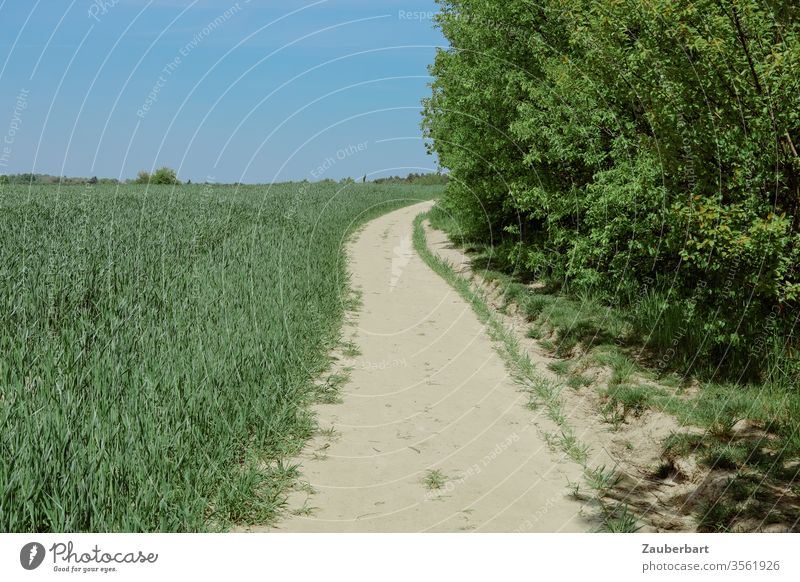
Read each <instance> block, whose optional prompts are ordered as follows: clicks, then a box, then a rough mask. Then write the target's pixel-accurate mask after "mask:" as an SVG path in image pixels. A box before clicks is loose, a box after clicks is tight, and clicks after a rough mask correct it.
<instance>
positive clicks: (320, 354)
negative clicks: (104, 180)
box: [0, 183, 438, 531]
mask: <svg viewBox="0 0 800 582" xmlns="http://www.w3.org/2000/svg"><path fill="white" fill-rule="evenodd" d="M437 193H438V189H436V188H426V187H408V186H405V187H401V186H375V185H370V184H367V185H360V184H359V185H351V186H348V187H346V188H342V187H341V186H322V185H314V184H307V183H306V184H302V185H298V184H294V185H293V184H282V185H278V186H274V187H267V186H259V187H256V186H252V187H242V188H233V187H218V186H211V185H206V186H179V187H171V186H170V187H167V186H160V187H159V186H152V185H151V186H147V187H141V186H119V187H107V186H103V187H88V186H87V187H57V186H47V187H43V186H34V187H33V188H29V187H27V186H25V187H22V186H20V187H14V186H11V187H9V186H6V187H4V188H3V189H0V353H2V354H3V357H2V358H0V531H87V530H88V531H118V530H125V531H187V530H189V531H191V530H203V529H215V528H220V527H225V526H226V525H228V524H230V523H231V522H242V521H245V522H253V521H256V522H263V521H266V520H269V519H270V518H272V517H273V516H274V513H275V511H276V509H277V508H278V506H279V503H280V500H281V493H282V487H283V486H285V484H286V479H287V475H288V474H289V473H290V471H289V469H288V468H287V467H286V466H285V465H284V464H282V463H281V462H280V459H281V458H282V457H283V456H284V455H285V454H289V453H293V452H296V451H297V449H298V447H299V446H301V445H302V442H303V440H304V439H305V438H306V437H307V436H308V435H309V432H310V431H311V430H312V428H313V426H312V421H311V419H310V417H309V416H308V413H307V412H306V411H305V409H304V406H303V405H304V404H305V403H307V402H309V401H310V400H311V399H313V398H314V397H315V391H314V389H313V387H312V380H313V378H315V376H316V375H317V374H318V373H319V372H320V371H321V370H322V369H323V368H324V367H325V366H326V362H327V358H326V351H327V349H328V348H329V347H330V346H331V344H332V342H334V341H335V340H336V339H337V335H338V330H339V326H340V323H341V318H342V312H343V302H344V300H345V299H346V298H347V295H346V275H345V269H344V260H343V258H344V257H343V254H342V243H343V240H344V239H345V238H346V236H347V234H348V233H349V232H351V231H352V229H354V228H356V227H357V226H358V225H359V224H361V223H362V222H364V221H366V220H368V219H370V218H372V217H375V216H377V215H379V214H381V213H383V212H386V211H389V210H391V209H394V208H397V207H400V206H403V205H405V204H410V203H414V202H417V201H419V200H421V199H428V198H431V197H432V196H434V195H436V194H437Z"/></svg>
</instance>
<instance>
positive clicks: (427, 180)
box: [373, 173, 447, 186]
mask: <svg viewBox="0 0 800 582" xmlns="http://www.w3.org/2000/svg"><path fill="white" fill-rule="evenodd" d="M373 182H374V183H375V184H419V185H422V186H435V185H444V184H447V174H430V173H429V174H413V173H412V174H409V175H407V176H406V177H405V178H402V177H400V176H390V177H388V178H377V179H376V180H373Z"/></svg>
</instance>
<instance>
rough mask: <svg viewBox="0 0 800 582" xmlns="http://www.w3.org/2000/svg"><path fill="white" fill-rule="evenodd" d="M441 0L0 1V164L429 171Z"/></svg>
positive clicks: (225, 175) (260, 175) (113, 169)
mask: <svg viewBox="0 0 800 582" xmlns="http://www.w3.org/2000/svg"><path fill="white" fill-rule="evenodd" d="M436 10H437V7H436V4H435V3H434V1H433V0H404V1H402V2H395V1H394V0H390V1H382V2H370V1H368V0H363V1H358V0H301V1H297V2H290V1H288V0H275V1H260V2H259V1H257V0H251V1H248V0H239V1H238V2H236V1H235V0H234V1H229V0H161V1H159V0H154V1H149V0H116V1H115V0H38V1H37V0H24V1H23V0H0V45H2V50H1V51H0V134H2V136H0V140H2V141H3V142H4V143H3V144H2V145H3V147H5V148H6V149H5V150H3V157H2V159H1V160H0V174H11V173H19V172H35V173H45V174H55V175H67V176H94V175H96V176H104V177H115V178H128V177H133V176H135V175H136V173H137V172H138V171H139V170H141V169H146V170H150V169H152V168H154V167H159V166H164V165H166V166H171V167H173V168H176V169H178V173H179V176H180V177H181V178H182V179H184V180H185V179H192V180H193V181H203V180H209V181H218V182H233V181H241V182H246V183H254V182H271V181H284V180H300V179H304V178H307V179H309V180H315V179H321V178H334V179H340V178H342V177H345V176H354V177H356V176H362V175H364V174H369V175H370V176H371V177H379V176H383V175H392V174H406V173H408V172H411V171H417V172H419V171H432V170H435V166H436V163H435V160H434V159H433V158H431V157H430V156H428V155H427V154H426V153H425V148H424V146H423V143H422V141H421V138H420V130H419V122H420V99H421V98H423V97H425V96H427V94H428V93H429V88H428V83H429V82H430V78H429V77H428V70H427V66H428V64H429V63H431V62H432V60H433V58H434V55H435V47H436V46H442V45H443V44H444V39H443V38H442V36H441V33H440V31H439V30H438V29H436V28H435V27H434V26H433V23H432V21H431V20H430V19H429V15H430V14H431V13H433V12H435V11H436Z"/></svg>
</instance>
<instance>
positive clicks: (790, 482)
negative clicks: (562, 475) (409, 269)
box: [429, 207, 800, 531]
mask: <svg viewBox="0 0 800 582" xmlns="http://www.w3.org/2000/svg"><path fill="white" fill-rule="evenodd" d="M429 217H430V219H431V222H432V224H433V226H434V227H436V228H439V229H442V230H445V231H446V232H448V234H449V235H450V237H451V239H452V240H455V241H457V242H458V243H460V244H461V245H462V246H463V247H464V248H466V249H467V250H468V251H469V253H470V256H471V258H472V269H473V272H475V273H477V274H478V275H480V277H481V279H482V280H483V281H486V282H490V283H492V284H493V285H496V286H497V288H498V291H497V292H498V294H499V295H502V296H503V298H504V302H505V305H504V306H503V308H504V309H512V308H513V309H514V310H515V311H516V312H517V313H519V314H520V315H522V316H523V317H524V318H525V319H526V320H527V322H528V326H529V327H528V332H527V335H528V337H530V338H533V339H535V340H537V342H538V343H539V345H540V346H542V347H543V348H545V350H547V351H548V352H549V353H550V355H552V356H553V357H555V358H558V359H557V360H556V361H554V362H553V363H552V364H551V365H550V369H551V371H553V372H555V373H556V374H558V375H559V376H560V377H561V379H562V380H563V383H564V385H565V386H567V387H569V388H571V389H573V390H576V391H580V390H594V391H597V392H598V394H599V396H600V402H602V406H601V408H600V409H599V410H598V411H597V413H598V415H599V416H600V418H601V419H602V420H603V421H604V422H605V423H607V425H608V427H609V429H610V430H612V431H613V430H617V429H619V428H620V427H621V426H623V425H625V424H631V423H637V422H639V419H640V417H642V415H643V414H644V413H645V412H646V411H660V412H664V413H667V414H669V415H671V416H673V417H674V418H675V419H676V420H677V422H678V424H679V425H680V427H681V430H679V431H676V432H674V433H673V434H671V435H670V436H669V437H668V438H667V439H666V440H665V441H664V442H663V444H662V447H663V453H662V455H661V461H660V463H659V464H658V465H657V466H653V467H651V468H650V471H651V474H649V475H648V476H647V477H648V479H652V482H654V483H659V482H660V483H664V484H665V485H667V484H668V483H684V484H685V483H686V482H688V481H690V480H691V479H693V478H696V476H697V475H702V476H703V478H702V482H698V483H697V486H696V488H695V493H696V494H697V495H696V496H695V497H693V498H687V499H685V500H680V501H678V502H677V503H678V504H679V505H680V507H678V508H677V509H678V511H680V512H682V513H691V514H692V516H693V517H694V522H695V524H696V527H697V529H698V530H700V531H731V530H751V529H763V528H767V527H769V526H770V525H771V524H783V525H788V526H789V527H790V529H791V528H794V529H796V528H797V527H798V526H799V525H800V485H799V484H798V483H799V481H798V477H800V463H798V458H800V391H798V389H797V382H796V380H797V376H796V370H797V363H796V362H795V361H793V360H791V359H790V358H789V357H788V356H786V355H785V354H783V353H781V352H779V351H771V352H770V353H768V354H767V353H764V354H762V357H764V358H771V359H772V361H771V362H770V364H769V369H770V373H769V374H768V375H767V376H766V378H765V379H764V380H763V381H761V382H750V383H747V382H732V381H719V380H717V379H716V378H717V376H719V374H718V373H717V372H716V369H717V368H718V366H717V365H716V364H715V363H714V362H712V361H698V360H696V359H695V358H692V357H691V352H690V350H691V346H692V342H693V341H697V340H696V339H695V338H696V337H697V336H699V335H702V334H700V333H699V332H698V331H697V330H695V329H694V328H693V327H692V324H693V322H692V321H691V320H690V319H688V320H687V319H685V318H684V319H679V318H677V317H673V315H672V314H669V313H666V314H665V313H664V312H663V311H664V309H663V308H659V305H658V303H657V302H656V299H655V298H653V297H651V296H648V295H643V296H642V297H641V298H640V299H639V300H638V301H635V302H632V303H631V304H630V305H629V306H628V308H626V309H624V310H622V309H618V308H615V307H613V306H610V305H607V304H604V303H602V302H601V301H599V300H597V299H596V298H594V297H592V296H591V295H589V294H585V293H584V294H582V295H580V296H576V295H574V294H571V293H570V292H569V290H568V289H564V288H560V289H554V288H548V287H547V286H543V285H539V284H536V282H535V281H534V282H531V281H527V280H524V279H522V278H520V277H518V276H515V274H514V273H513V272H510V269H509V267H510V265H505V264H502V263H498V262H497V260H496V254H495V253H494V252H493V249H492V248H491V247H490V246H487V245H481V244H477V243H472V242H470V241H468V240H465V239H464V237H463V236H462V235H461V233H460V232H459V228H458V226H459V225H458V223H457V222H456V221H454V220H453V219H452V218H450V217H448V216H447V215H446V214H444V213H443V212H442V211H441V209H440V208H438V207H435V208H434V209H433V210H432V211H431V212H430V213H429ZM659 320H661V323H660V325H659V326H655V325H654V324H655V322H656V321H659ZM654 328H657V329H659V330H660V331H659V333H660V334H661V335H660V336H659V337H658V338H656V339H654V338H653V337H652V334H651V333H647V332H648V330H653V329H654ZM601 370H602V373H598V371H601ZM695 466H698V469H697V470H696V471H691V472H690V469H691V468H693V467H695Z"/></svg>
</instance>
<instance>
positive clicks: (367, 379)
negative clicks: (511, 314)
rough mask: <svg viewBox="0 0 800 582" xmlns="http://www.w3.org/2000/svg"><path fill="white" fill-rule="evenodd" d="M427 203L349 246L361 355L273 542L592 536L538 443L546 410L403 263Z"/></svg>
mask: <svg viewBox="0 0 800 582" xmlns="http://www.w3.org/2000/svg"><path fill="white" fill-rule="evenodd" d="M429 206H430V205H429V203H424V204H419V205H416V206H412V207H409V208H405V209H402V210H398V211H396V212H392V213H390V214H388V215H385V216H383V217H381V218H379V219H377V220H374V221H373V222H370V223H369V224H368V225H367V226H366V227H365V228H364V229H363V231H362V232H361V233H360V234H359V235H358V236H357V237H356V239H355V240H354V241H353V243H351V245H350V247H349V256H350V267H349V268H350V272H351V276H352V285H353V288H354V289H356V290H358V291H360V293H361V294H362V298H361V299H362V306H361V308H360V309H359V310H358V313H356V314H353V320H352V322H351V323H350V324H349V326H348V328H346V330H345V337H346V338H350V339H351V341H352V342H353V343H354V344H355V345H356V346H357V347H358V350H359V351H360V355H358V356H354V357H349V358H346V359H345V360H344V361H343V362H342V363H343V364H344V365H348V366H350V367H352V372H351V377H350V380H349V381H348V383H347V384H346V385H344V386H343V387H342V389H341V398H342V402H341V403H339V404H331V405H321V406H318V407H317V410H316V412H317V413H318V417H319V423H320V426H321V428H322V429H333V430H332V431H326V432H325V434H326V435H327V436H323V435H320V436H318V437H316V438H315V439H313V440H312V441H310V442H309V444H308V446H307V447H306V449H305V450H304V453H303V455H302V458H301V460H300V462H301V463H302V468H301V471H302V473H303V478H304V479H305V480H307V481H308V483H309V484H310V486H311V488H313V492H304V491H297V492H296V493H294V494H293V495H292V498H291V500H290V501H291V506H292V507H294V508H295V509H297V508H300V507H306V509H307V511H303V512H301V513H300V514H297V515H292V516H290V517H287V518H286V519H285V520H283V521H281V522H280V523H278V524H277V526H276V527H275V528H274V529H272V530H271V531H276V530H277V531H303V532H420V531H445V532H453V531H502V532H511V531H543V532H556V531H587V530H589V529H591V528H592V524H590V523H589V522H588V520H587V519H585V518H584V517H583V512H582V511H581V509H582V508H581V504H580V503H579V502H577V501H575V500H574V499H572V498H571V497H569V495H568V488H567V484H568V480H570V481H572V482H577V481H579V480H580V475H581V470H580V468H579V467H578V466H577V465H574V464H572V463H570V462H568V461H566V460H565V459H563V458H562V457H560V456H559V454H558V453H557V452H553V451H552V450H551V449H550V448H549V447H548V446H547V444H546V443H545V442H544V440H543V438H542V436H541V431H540V427H545V428H548V429H549V428H550V427H549V426H548V421H547V419H546V418H544V413H537V412H534V411H531V410H529V409H527V408H526V407H525V404H526V402H527V400H528V399H527V396H526V395H525V394H523V393H521V392H520V391H519V387H518V386H517V385H516V384H515V383H514V382H513V381H512V380H511V378H510V377H509V374H508V371H507V370H506V367H505V365H504V362H503V361H502V360H501V358H500V356H499V355H498V354H497V352H496V351H495V350H494V349H493V346H492V341H491V340H490V339H489V337H488V335H487V333H486V330H485V329H484V326H483V324H481V323H480V322H479V320H478V318H477V317H476V315H475V314H474V312H473V311H472V309H471V308H470V307H469V305H467V304H466V303H465V302H464V301H463V300H462V299H461V298H460V297H459V296H458V294H457V293H456V292H455V291H454V290H453V289H452V288H451V287H450V286H449V285H448V284H447V283H446V282H445V281H443V280H442V279H441V278H440V277H439V276H438V275H436V274H435V273H434V272H433V271H431V270H430V269H429V268H428V267H427V266H426V265H425V264H424V262H423V261H422V259H421V258H420V257H419V256H418V255H417V254H416V253H415V252H414V250H413V245H412V242H411V235H412V221H413V219H414V217H415V216H416V215H417V214H419V213H420V212H422V211H424V210H425V209H427V208H428V207H429ZM430 471H438V476H440V477H442V478H443V481H440V482H439V485H440V488H438V489H435V488H431V487H430V485H429V484H426V483H425V479H426V477H427V476H429V472H430ZM434 480H437V479H434ZM312 508H313V509H312ZM309 510H310V511H309Z"/></svg>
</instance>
